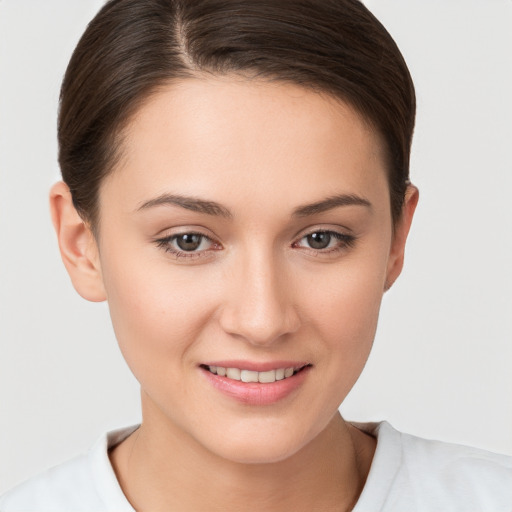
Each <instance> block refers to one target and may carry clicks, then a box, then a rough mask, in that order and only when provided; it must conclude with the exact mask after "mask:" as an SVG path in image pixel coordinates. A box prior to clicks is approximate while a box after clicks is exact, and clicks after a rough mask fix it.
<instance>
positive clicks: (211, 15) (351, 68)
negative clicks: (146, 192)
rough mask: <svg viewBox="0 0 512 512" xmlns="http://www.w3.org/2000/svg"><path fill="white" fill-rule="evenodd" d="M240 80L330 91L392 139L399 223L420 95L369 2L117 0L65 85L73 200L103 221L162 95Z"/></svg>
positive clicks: (64, 154) (390, 162) (62, 116)
mask: <svg viewBox="0 0 512 512" xmlns="http://www.w3.org/2000/svg"><path fill="white" fill-rule="evenodd" d="M230 74H240V75H242V76H245V77H246V78H247V79H249V80H250V79H263V80H269V81H282V82H287V83H292V84H296V85H299V86H302V87H305V88H307V89H311V90H314V91H318V92H322V93H326V94H329V95H331V96H333V97H335V98H338V99H340V100H342V101H344V102H346V103H348V104H349V105H351V106H352V108H354V109H355V111H356V112H358V113H359V114H360V115H361V116H362V117H363V118H364V120H365V121H366V122H368V123H369V125H370V126H371V127H372V128H373V129H375V130H376V131H377V132H378V134H379V135H380V137H381V140H382V141H383V142H384V146H385V150H386V156H387V161H386V165H387V170H388V182H389V191H390V204H391V214H392V219H393V222H396V221H397V220H398V219H399V218H400V213H401V209H402V205H403V201H404V196H405V191H406V187H407V183H408V178H409V155H410V147H411V140H412V133H413V128H414V118H415V94H414V86H413V83H412V79H411V77H410V74H409V71H408V69H407V66H406V64H405V61H404V59H403V57H402V55H401V53H400V51H399V49H398V47H397V46H396V44H395V42H394V41H393V39H392V37H391V36H390V35H389V33H388V32H387V31H386V29H385V28H384V27H383V26H382V25H381V23H380V22H379V21H378V20H377V19H376V18H375V17H374V16H373V15H372V14H371V13H370V12H369V11H368V9H367V8H366V7H365V6H364V5H363V4H362V3H361V2H360V1H358V0H279V1H277V0H110V1H109V2H107V3H106V4H105V5H104V7H103V8H102V9H101V10H100V11H99V12H98V14H97V15H96V16H95V18H94V19H93V20H92V21H91V23H90V24H89V25H88V27H87V29H86V31H85V32H84V34H83V36H82V38H81V39H80V41H79V43H78V45H77V47H76V49H75V51H74V53H73V56H72V58H71V60H70V63H69V65H68V68H67V71H66V74H65V76H64V80H63V83H62V88H61V95H60V111H59V121H58V138H59V163H60V167H61V171H62V176H63V179H64V181H65V182H66V183H67V185H68V186H69V188H70V190H71V194H72V197H73V203H74V205H75V207H76V209H77V211H78V212H79V213H80V215H81V216H82V217H83V218H84V219H85V220H87V221H88V222H89V223H90V225H91V226H92V227H93V229H94V228H95V227H97V224H98V221H99V212H98V195H99V187H100V185H101V183H102V180H103V179H104V178H105V177H106V176H107V175H108V174H109V173H110V172H111V171H112V170H113V168H114V167H115V164H116V162H117V160H118V157H119V155H120V150H121V148H122V142H123V140H122V139H123V137H122V134H123V129H124V128H125V127H126V125H127V123H128V122H129V120H130V118H131V116H133V114H134V113H135V112H136V111H137V109H138V108H139V107H140V106H141V105H142V104H143V102H144V101H145V100H147V99H148V97H150V96H151V94H153V93H154V92H156V91H158V90H159V88H161V87H162V86H165V85H167V84H170V83H172V82H174V81H179V80H186V79H187V78H192V77H195V78H197V77H201V76H208V75H215V76H224V75H230Z"/></svg>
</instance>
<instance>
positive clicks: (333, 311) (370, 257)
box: [304, 247, 387, 384]
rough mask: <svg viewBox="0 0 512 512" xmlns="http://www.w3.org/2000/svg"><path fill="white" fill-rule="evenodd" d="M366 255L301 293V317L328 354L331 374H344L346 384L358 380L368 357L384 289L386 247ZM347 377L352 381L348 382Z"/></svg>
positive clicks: (327, 275)
mask: <svg viewBox="0 0 512 512" xmlns="http://www.w3.org/2000/svg"><path fill="white" fill-rule="evenodd" d="M359 254H361V253H359ZM366 254H367V256H365V257H360V256H356V257H354V258H353V259H348V258H347V260H346V261H344V262H343V263H342V264H340V265H339V266H337V268H333V269H332V271H329V272H326V273H325V274H323V275H322V277H321V279H318V280H316V281H315V285H314V286H309V287H308V289H309V292H306V291H304V296H305V297H307V302H305V303H304V304H305V305H304V308H305V311H304V317H309V319H310V323H311V324H312V325H314V326H315V329H316V330H317V333H318V335H317V338H318V339H319V340H321V342H322V343H323V344H324V348H325V350H327V351H329V353H330V354H331V360H330V363H329V364H330V365H331V368H332V371H333V372H332V373H333V374H337V375H338V376H340V373H343V374H344V377H343V376H340V378H343V379H345V383H348V382H349V381H350V380H355V379H357V377H358V376H359V373H360V372H361V371H362V369H363V366H364V364H365V362H366V359H367V358H368V355H369V352H370V350H371V347H372V343H373V340H374V337H375V331H376V328H377V321H378V316H379V309H380V304H381V300H382V296H383V290H384V283H385V276H386V261H387V259H386V252H385V247H383V248H382V250H375V251H374V252H367V253H366ZM311 284H313V283H311ZM306 310H307V312H306ZM340 367H342V370H343V371H342V372H340ZM349 374H350V375H352V376H353V379H347V376H348V375H349ZM352 384H353V382H352Z"/></svg>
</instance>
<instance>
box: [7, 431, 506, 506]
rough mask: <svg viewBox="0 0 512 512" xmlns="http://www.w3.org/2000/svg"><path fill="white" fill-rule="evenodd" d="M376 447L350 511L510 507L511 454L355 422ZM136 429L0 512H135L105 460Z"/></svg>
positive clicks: (56, 471) (117, 434) (21, 489)
mask: <svg viewBox="0 0 512 512" xmlns="http://www.w3.org/2000/svg"><path fill="white" fill-rule="evenodd" d="M357 427H358V428H360V429H361V430H364V431H366V432H369V433H370V434H372V435H373V436H375V437H376V438H377V449H376V451H375V456H374V458H373V461H372V465H371V469H370V473H369V475H368V479H367V481H366V485H365V487H364V489H363V492H362V494H361V496H360V498H359V501H358V502H357V505H356V506H355V508H354V512H439V511H442V512H452V511H461V512H511V511H512V457H508V456H505V455H498V454H494V453H489V452H486V451H483V450H478V449H476V448H469V447H466V446H459V445H454V444H449V443H443V442H440V441H428V440H426V439H421V438H418V437H415V436H411V435H408V434H402V433H400V432H398V431H397V430H395V429H394V428H393V427H391V425H389V423H386V422H382V423H366V424H357ZM136 428H137V427H130V428H125V429H121V430H116V431H113V432H110V433H108V434H106V435H104V436H102V437H101V438H100V439H99V440H98V441H97V442H96V444H95V445H94V446H93V447H92V449H91V450H90V451H89V452H88V453H87V454H84V455H82V456H79V457H76V458H75V459H72V460H70V461H69V462H66V463H64V464H62V465H60V466H56V467H54V468H52V469H49V470H48V471H46V472H44V473H42V474H41V475H39V476H36V477H34V478H32V479H31V480H29V481H28V482H25V483H24V484H21V485H20V486H18V487H16V488H15V489H13V490H12V491H10V492H8V493H7V494H5V495H4V496H3V497H1V498H0V511H1V512H28V511H30V512H35V511H37V512H49V511H51V512H71V511H73V512H78V511H87V512H125V511H126V512H134V509H133V508H132V506H131V505H130V503H129V502H128V500H127V499H126V497H125V496H124V494H123V491H122V490H121V487H120V486H119V483H118V481H117V479H116V476H115V474H114V470H113V469H112V466H111V464H110V461H109V458H108V449H109V447H112V446H115V445H116V444H117V443H120V442H121V441H122V440H123V439H125V438H126V437H127V436H128V435H130V434H131V433H132V432H133V431H134V430H135V429H136Z"/></svg>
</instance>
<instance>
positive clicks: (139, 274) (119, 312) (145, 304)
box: [102, 253, 211, 381]
mask: <svg viewBox="0 0 512 512" xmlns="http://www.w3.org/2000/svg"><path fill="white" fill-rule="evenodd" d="M109 254H110V255H111V256H113V257H110V258H108V260H106V261H104V262H102V268H103V269H104V282H105V288H106V291H107V296H108V303H109V309H110V315H111V318H112V324H113V327H114V331H115V333H116V338H117V340H118V343H119V346H120V349H121V351H122V353H123V355H124V357H125V359H126V362H127V363H128V365H129V366H130V368H131V370H132V372H133V373H134V374H135V377H136V378H137V379H138V380H139V381H143V380H145V379H146V378H148V377H149V378H153V377H155V376H156V375H157V372H155V369H156V367H157V366H158V365H159V364H160V363H162V364H164V362H165V361H167V362H169V361H173V362H174V363H176V364H183V365H186V364H187V361H188V359H187V357H186V355H187V353H188V351H189V350H190V347H191V344H192V341H191V340H194V339H196V338H197V335H198V333H199V332H200V331H201V329H202V328H203V326H204V324H205V322H207V320H208V317H209V306H208V304H209V303H211V301H209V300H208V298H207V297H206V296H205V287H204V286H203V285H202V283H201V281H200V280H198V279H197V278H196V276H195V275H194V273H193V272H187V271H185V272H183V271H182V272H179V271H178V272H177V271H176V269H175V268H172V267H171V266H170V265H167V264H166V263H167V262H165V261H162V260H161V259H160V261H147V260H146V261H145V264H141V263H140V261H143V259H142V258H141V260H138V259H137V260H136V259H133V260H130V259H129V258H126V257H123V258H122V259H119V258H115V255H114V254H112V253H109ZM187 270H190V269H187ZM164 374H168V371H166V372H164Z"/></svg>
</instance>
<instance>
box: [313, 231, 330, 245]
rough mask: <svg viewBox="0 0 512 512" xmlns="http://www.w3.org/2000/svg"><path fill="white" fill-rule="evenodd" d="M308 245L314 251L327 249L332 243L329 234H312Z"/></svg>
mask: <svg viewBox="0 0 512 512" xmlns="http://www.w3.org/2000/svg"><path fill="white" fill-rule="evenodd" d="M307 238H308V244H309V246H310V247H311V248H312V249H325V248H326V247H327V246H328V245H329V244H330V242H331V235H330V234H329V233H325V232H324V233H321V232H320V233H311V235H308V237H307Z"/></svg>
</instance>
